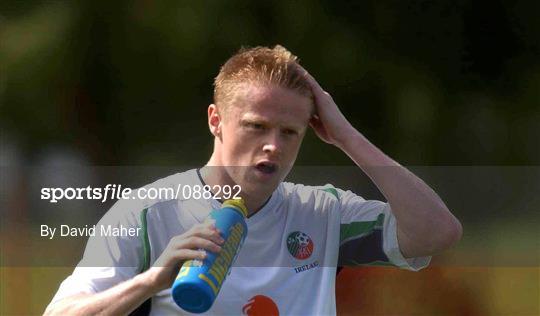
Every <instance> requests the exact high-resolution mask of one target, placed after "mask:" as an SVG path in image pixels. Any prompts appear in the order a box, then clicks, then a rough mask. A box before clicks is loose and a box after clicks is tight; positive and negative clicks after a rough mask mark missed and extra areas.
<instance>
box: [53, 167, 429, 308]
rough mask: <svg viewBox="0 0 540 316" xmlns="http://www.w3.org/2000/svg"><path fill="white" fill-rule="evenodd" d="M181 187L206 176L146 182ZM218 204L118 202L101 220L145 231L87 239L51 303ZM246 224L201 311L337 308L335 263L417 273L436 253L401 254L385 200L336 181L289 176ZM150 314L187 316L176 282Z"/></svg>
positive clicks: (120, 277)
mask: <svg viewBox="0 0 540 316" xmlns="http://www.w3.org/2000/svg"><path fill="white" fill-rule="evenodd" d="M178 185H190V186H194V185H199V186H201V185H204V183H202V179H201V178H200V176H199V174H198V171H197V170H189V171H186V172H183V173H178V174H175V175H172V176H169V177H166V178H163V179H160V180H158V181H156V182H154V183H153V184H150V185H148V186H146V188H148V187H156V188H167V187H171V188H175V189H176V187H177V186H178ZM220 207H221V203H220V202H219V201H217V200H211V199H210V200H204V199H199V200H195V199H188V200H182V199H170V200H146V201H141V200H120V201H118V202H117V203H116V204H115V205H114V206H113V207H112V208H111V209H110V210H109V212H107V214H106V215H105V216H104V217H103V218H102V219H101V221H100V223H98V225H97V226H100V225H112V226H114V227H123V228H135V229H137V228H140V229H139V231H140V234H139V235H138V236H122V237H99V236H95V237H90V238H89V241H88V244H87V246H86V249H85V253H84V256H83V258H82V260H81V261H80V263H79V264H78V266H77V267H76V268H75V270H74V271H73V274H72V275H70V276H69V277H68V278H67V279H66V280H64V281H63V282H62V284H61V286H60V289H59V290H58V292H57V293H56V295H55V297H54V299H53V302H54V301H57V300H59V299H61V298H64V297H67V296H70V295H73V294H76V293H81V292H86V293H96V292H100V291H104V290H106V289H108V288H110V287H112V286H114V285H116V284H119V283H120V282H123V281H126V280H128V279H130V278H132V277H134V276H135V275H136V274H138V273H140V272H141V271H142V270H144V269H145V268H147V267H149V266H151V265H152V264H153V263H154V262H155V260H156V259H157V258H158V257H159V256H160V254H161V253H162V252H163V250H164V249H165V247H166V246H167V244H168V242H169V240H170V239H171V238H172V237H174V236H176V235H180V234H182V233H184V232H185V231H187V230H188V229H189V228H191V227H192V226H193V225H195V224H198V223H201V222H203V221H204V219H205V218H206V216H207V215H208V213H210V212H211V211H212V210H213V209H219V208H220ZM246 222H247V226H248V234H247V237H246V240H245V242H244V245H243V247H242V248H241V250H240V253H239V255H238V257H237V260H236V261H235V263H234V266H233V267H232V269H231V272H230V274H229V276H228V277H227V278H226V279H225V281H224V283H223V286H222V288H221V291H220V292H219V294H218V296H217V298H216V300H215V302H214V304H213V306H212V307H211V308H210V310H208V311H207V312H206V313H205V315H335V314H336V301H335V287H334V285H335V279H336V267H337V266H351V265H392V266H397V267H400V268H404V269H409V270H414V271H417V270H419V269H421V268H423V267H425V266H427V265H428V263H429V260H430V257H422V258H414V259H405V258H404V257H403V256H402V254H401V252H400V250H399V246H398V242H397V235H396V220H395V217H394V216H393V214H392V211H391V209H390V207H389V205H388V204H387V203H384V202H380V201H368V200H364V199H363V198H361V197H359V196H358V195H356V194H354V193H352V192H351V191H343V190H340V189H337V188H334V187H332V186H331V185H326V186H322V187H314V186H305V185H301V184H293V183H287V182H283V183H281V184H279V186H278V187H277V189H276V190H275V191H274V193H273V194H272V196H271V197H270V199H269V200H268V201H267V203H266V204H265V205H264V207H263V208H261V209H260V210H259V211H258V212H257V213H255V214H254V215H253V216H251V217H249V218H248V219H247V220H246ZM96 235H98V234H96ZM338 261H339V262H338ZM150 314H151V315H171V314H178V315H191V314H190V313H188V312H185V311H183V310H182V309H180V308H179V307H178V306H177V305H176V304H175V302H174V301H173V299H172V296H171V290H170V289H167V290H164V291H161V292H159V293H157V295H155V296H154V297H152V303H151V313H150Z"/></svg>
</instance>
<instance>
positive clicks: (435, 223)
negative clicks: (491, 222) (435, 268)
mask: <svg viewBox="0 0 540 316" xmlns="http://www.w3.org/2000/svg"><path fill="white" fill-rule="evenodd" d="M304 71H305V70H304ZM305 77H306V79H307V80H308V81H309V83H310V85H311V89H312V91H313V96H314V101H315V108H316V115H315V116H314V117H313V118H312V120H311V122H310V125H311V127H312V128H313V129H314V131H315V133H316V134H317V135H318V136H319V138H321V139H322V140H323V141H324V142H326V143H329V144H332V145H335V146H337V147H338V148H340V149H341V150H342V151H343V152H345V153H346V154H347V155H348V156H349V157H350V158H351V159H352V160H353V161H354V162H355V163H356V165H358V166H359V167H360V168H361V169H362V170H363V172H364V173H365V174H367V175H368V176H369V177H370V178H371V180H372V181H373V183H374V184H375V185H376V186H377V187H378V188H379V190H380V191H381V193H382V194H383V195H384V196H385V197H386V199H387V200H388V203H389V204H390V207H391V209H392V213H393V214H394V216H395V217H396V221H397V238H398V243H399V247H400V250H401V253H402V254H403V256H404V257H405V258H412V257H420V256H428V255H433V254H435V253H437V252H440V251H442V250H445V249H447V248H449V247H451V246H452V245H454V244H455V243H457V242H458V241H459V240H460V239H461V235H462V227H461V224H460V222H459V221H458V219H457V218H456V217H454V215H452V213H451V212H450V211H449V210H448V208H447V207H446V205H445V204H444V202H443V201H442V200H441V199H440V197H439V196H438V195H437V194H436V193H435V192H434V191H433V190H432V189H431V188H430V187H429V186H428V185H427V184H426V183H424V181H422V180H421V179H420V178H418V177H417V176H416V175H414V174H413V173H412V172H410V171H409V170H407V169H406V168H405V167H403V166H401V165H400V164H399V163H397V162H396V161H394V160H393V159H391V158H390V157H388V156H387V155H385V154H384V153H383V152H382V151H381V150H379V149H378V148H377V147H376V146H375V145H373V144H372V143H370V142H369V140H367V139H366V138H365V137H364V136H363V135H362V134H361V133H360V132H358V131H357V130H356V129H355V128H354V127H353V126H352V125H351V124H350V123H349V121H348V120H347V119H346V118H345V116H344V115H343V114H342V113H341V111H340V110H339V108H338V107H337V105H336V104H335V102H334V101H333V99H332V97H331V96H330V94H328V93H327V92H326V91H324V90H323V89H322V88H321V86H320V85H319V84H318V82H317V81H316V80H315V79H314V78H313V77H312V76H311V75H310V74H309V73H308V72H307V71H305Z"/></svg>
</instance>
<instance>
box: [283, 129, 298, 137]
mask: <svg viewBox="0 0 540 316" xmlns="http://www.w3.org/2000/svg"><path fill="white" fill-rule="evenodd" d="M282 133H283V134H285V135H298V132H297V131H296V130H294V129H290V128H286V129H284V130H283V132H282Z"/></svg>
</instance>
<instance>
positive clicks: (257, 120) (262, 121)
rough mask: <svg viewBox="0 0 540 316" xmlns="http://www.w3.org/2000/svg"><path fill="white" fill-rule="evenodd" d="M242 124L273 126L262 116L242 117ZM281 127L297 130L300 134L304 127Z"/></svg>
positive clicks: (287, 125) (282, 126)
mask: <svg viewBox="0 0 540 316" xmlns="http://www.w3.org/2000/svg"><path fill="white" fill-rule="evenodd" d="M240 123H242V124H245V123H258V124H266V125H268V124H271V122H270V121H268V120H267V119H265V118H263V117H260V116H248V117H242V118H240ZM280 127H281V128H286V129H291V130H295V131H298V132H299V131H301V130H302V126H295V125H290V124H283V125H281V126H280Z"/></svg>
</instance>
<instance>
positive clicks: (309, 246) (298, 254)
mask: <svg viewBox="0 0 540 316" xmlns="http://www.w3.org/2000/svg"><path fill="white" fill-rule="evenodd" d="M287 249H288V250H289V252H290V253H291V255H292V256H293V257H295V258H296V259H299V260H305V259H307V258H309V257H310V256H311V254H312V253H313V241H312V240H311V238H310V237H309V236H308V235H307V234H306V233H303V232H300V231H296V232H292V233H290V234H289V236H288V237H287Z"/></svg>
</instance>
